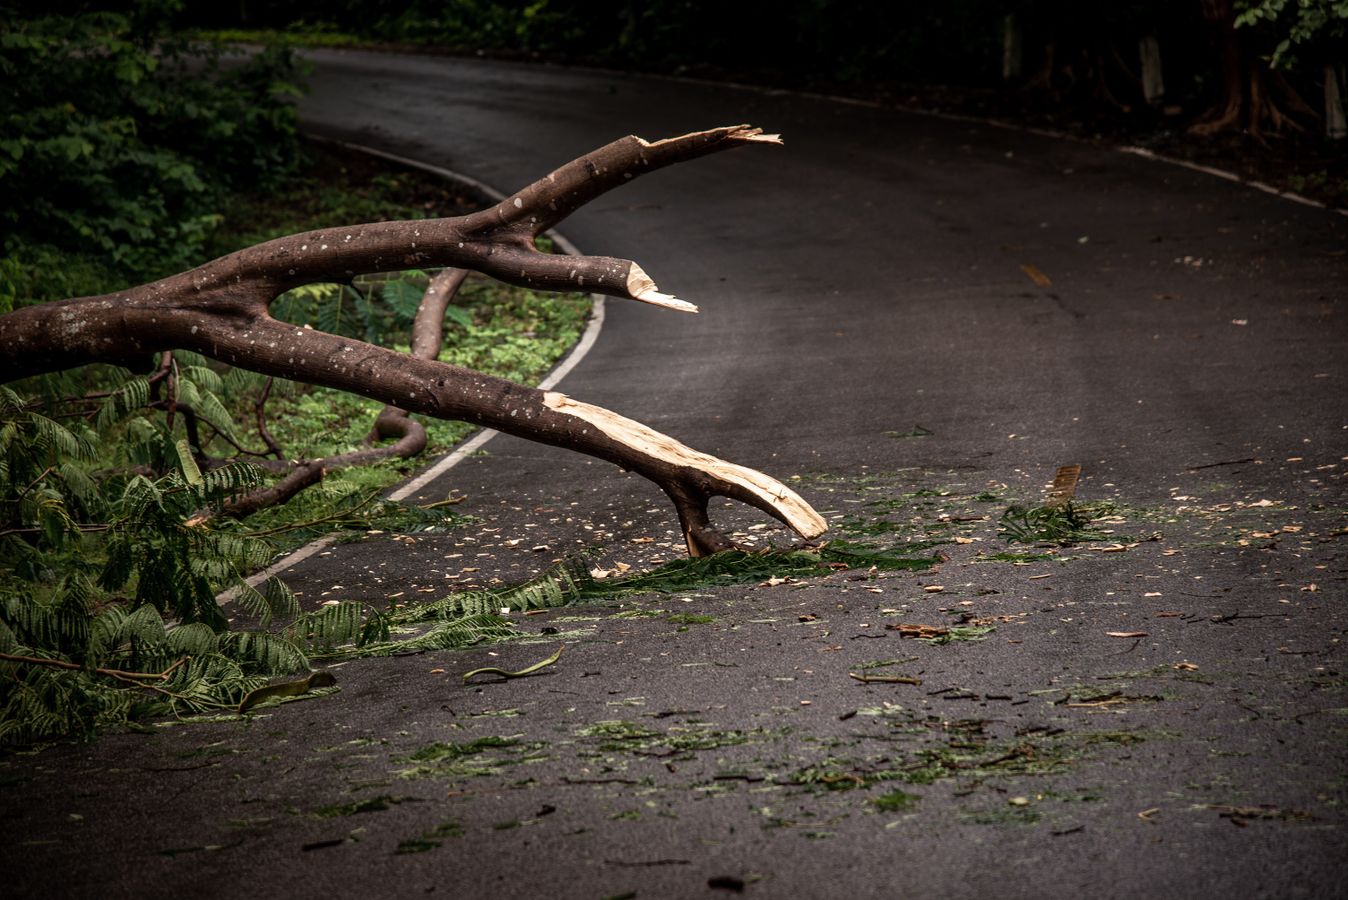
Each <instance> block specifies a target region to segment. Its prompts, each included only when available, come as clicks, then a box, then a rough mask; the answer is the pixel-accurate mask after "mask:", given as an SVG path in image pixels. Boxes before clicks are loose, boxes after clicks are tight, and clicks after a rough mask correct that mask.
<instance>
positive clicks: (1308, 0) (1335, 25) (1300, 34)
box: [1236, 0, 1348, 69]
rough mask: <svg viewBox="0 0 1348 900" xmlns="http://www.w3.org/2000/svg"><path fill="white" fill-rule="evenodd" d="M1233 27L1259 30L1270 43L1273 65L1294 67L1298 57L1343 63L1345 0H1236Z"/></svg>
mask: <svg viewBox="0 0 1348 900" xmlns="http://www.w3.org/2000/svg"><path fill="white" fill-rule="evenodd" d="M1236 6H1237V8H1238V9H1239V10H1240V15H1238V16H1237V17H1236V26H1237V27H1239V28H1252V29H1256V30H1261V31H1263V33H1264V36H1265V37H1267V38H1271V39H1272V40H1273V41H1275V42H1276V43H1274V45H1273V52H1272V54H1271V56H1270V62H1271V63H1272V65H1273V66H1274V67H1275V68H1283V69H1291V68H1295V66H1296V65H1297V63H1298V62H1299V61H1301V59H1302V57H1303V56H1304V57H1309V59H1308V61H1309V62H1312V63H1320V64H1334V65H1343V64H1344V56H1345V53H1344V39H1345V38H1348V0H1237V3H1236Z"/></svg>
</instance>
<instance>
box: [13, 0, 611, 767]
mask: <svg viewBox="0 0 1348 900" xmlns="http://www.w3.org/2000/svg"><path fill="white" fill-rule="evenodd" d="M103 6H104V7H105V8H106V7H108V6H113V7H115V6H116V4H104V5H103ZM177 9H178V5H177V4H175V3H174V2H172V0H147V2H141V3H138V4H137V5H135V7H134V8H133V9H131V11H130V12H127V13H125V14H114V13H111V12H88V13H81V14H79V15H74V16H51V15H22V14H20V13H19V12H16V11H15V10H13V9H10V8H6V9H5V10H4V16H3V20H2V21H0V72H3V76H4V84H5V91H4V92H3V93H2V94H0V112H2V113H3V115H4V121H5V124H6V129H5V130H4V132H3V133H2V134H0V189H2V190H3V191H4V196H5V197H6V204H5V205H4V206H3V208H0V217H3V223H4V224H3V241H4V258H3V263H0V312H3V311H5V310H8V309H10V308H13V307H14V306H20V305H26V304H30V303H37V302H43V301H47V300H51V299H57V298H61V297H65V296H71V295H80V294H94V293H102V292H106V291H112V290H116V289H118V288H120V287H123V286H125V285H127V284H132V283H136V282H138V281H144V280H147V279H150V278H155V277H159V276H162V275H165V274H169V273H171V272H173V271H177V270H181V269H183V268H186V267H189V266H191V265H193V264H197V263H200V262H202V261H204V260H205V259H208V258H210V257H211V256H213V255H219V254H223V253H228V252H230V251H233V250H235V249H238V248H240V247H242V246H247V245H249V244H252V243H256V242H258V241H261V240H265V239H267V238H270V237H274V236H277V235H280V234H287V233H292V232H295V231H301V230H305V229H309V228H316V227H325V226H331V225H335V224H341V223H350V222H358V221H377V220H384V219H390V218H417V217H423V216H430V215H448V214H454V213H456V212H460V211H462V204H463V201H462V200H461V198H459V197H458V196H457V195H455V194H454V192H453V191H451V190H449V189H447V188H446V187H445V186H444V185H443V183H441V182H438V181H436V180H432V179H428V178H425V177H421V176H417V175H414V174H410V173H405V172H398V171H394V170H389V169H387V168H382V167H376V166H371V165H370V164H368V163H366V162H364V161H361V160H356V159H353V158H351V157H337V156H334V155H333V154H331V153H329V152H327V151H324V150H322V149H321V148H312V147H311V148H309V149H308V150H307V151H306V152H302V150H301V146H300V144H299V143H298V141H297V137H296V134H295V113H294V109H293V107H292V106H291V105H290V104H289V102H288V100H289V99H290V98H291V97H293V95H294V94H296V93H297V88H296V86H295V83H294V77H295V75H296V70H295V67H294V65H293V64H292V62H291V60H290V57H289V53H288V51H284V50H275V51H270V52H267V53H263V54H260V55H258V56H255V57H253V58H251V59H250V60H247V61H243V62H239V61H231V60H228V59H222V58H221V57H220V56H219V55H218V54H217V52H216V51H214V50H202V49H200V48H191V47H188V46H187V45H186V44H184V43H182V42H181V41H178V40H176V39H174V38H173V37H172V36H171V35H170V34H169V33H168V32H166V31H165V30H164V25H165V22H166V21H167V18H168V16H169V15H170V14H172V13H173V12H175V11H177ZM301 161H303V169H302V171H298V172H297V171H296V167H297V164H298V163H300V162H301ZM349 169H350V170H351V171H349ZM427 277H428V275H427V273H424V272H412V273H405V274H403V275H401V276H399V277H396V278H389V277H381V278H379V279H370V280H364V279H362V280H358V281H357V283H356V285H355V286H354V287H353V286H351V285H346V286H337V285H317V286H311V287H308V288H306V289H302V290H301V291H298V292H295V293H294V294H292V295H287V296H285V297H282V298H280V300H278V302H277V305H276V312H277V313H278V314H279V315H281V316H282V317H283V318H288V319H289V320H291V321H294V322H297V323H307V324H312V325H314V326H315V327H319V328H326V329H328V330H331V331H333V332H334V333H338V334H343V335H346V336H350V337H356V338H359V339H364V340H371V341H377V342H379V343H381V344H385V345H388V346H393V347H404V348H405V347H406V345H407V343H408V339H409V336H408V330H409V327H410V324H411V319H412V315H413V313H414V311H415V308H416V305H417V302H418V301H419V299H420V296H421V290H422V288H423V287H424V285H425V281H426V279H427ZM587 311H588V299H587V298H582V297H563V298H551V297H545V296H542V295H536V294H532V293H530V292H527V291H515V290H508V289H503V288H501V287H499V286H494V285H490V284H487V283H485V282H483V281H474V282H473V283H472V284H471V285H469V286H468V287H466V288H465V289H464V291H462V292H461V295H460V297H459V298H458V300H457V302H456V305H455V306H454V307H453V308H452V310H451V313H450V315H449V316H448V319H449V327H450V329H451V331H450V335H449V339H448V341H447V350H446V355H447V357H449V358H453V359H456V360H459V361H462V362H465V363H468V364H470V365H475V366H478V367H480V368H483V369H485V370H487V371H492V372H494V373H496V374H503V375H506V376H507V377H513V378H517V379H520V380H524V381H529V380H534V379H537V378H538V377H540V376H541V375H542V374H543V373H544V372H545V371H546V370H547V369H548V368H550V366H551V365H552V363H553V362H554V360H555V359H556V358H557V357H558V356H560V354H561V353H562V352H564V350H565V348H566V347H567V346H568V345H569V344H570V343H571V342H573V341H574V340H575V337H576V336H577V335H578V333H579V330H580V328H581V327H582V325H583V321H584V318H585V315H586V312H587ZM535 333H537V335H535ZM143 363H144V365H145V366H146V367H147V368H144V369H141V370H139V371H134V372H133V371H129V370H127V369H123V368H119V367H115V366H110V365H104V366H89V367H84V368H82V369H79V370H74V371H72V372H68V373H61V374H58V375H54V376H47V377H44V378H38V379H30V380H28V381H24V382H20V383H16V384H13V385H11V386H10V387H3V388H0V656H3V657H4V659H3V660H2V661H0V676H2V677H0V743H15V742H25V743H26V742H32V741H36V740H43V739H47V738H50V737H55V736H60V735H74V736H88V735H91V734H93V733H95V732H97V731H100V730H105V729H107V728H109V727H114V726H119V725H124V724H126V723H128V722H132V721H134V720H136V719H139V718H141V717H143V716H144V715H147V714H163V713H173V714H176V715H185V714H195V713H203V712H212V711H216V710H237V709H239V708H240V705H241V704H243V705H247V706H251V705H252V702H253V701H252V700H249V701H248V702H247V703H245V698H256V697H257V696H258V694H256V693H253V692H255V691H256V690H257V689H258V688H259V686H260V685H262V684H263V683H265V681H266V680H267V679H268V678H270V677H273V676H276V675H281V674H285V673H290V672H302V671H304V670H306V669H308V667H309V659H310V658H311V656H312V654H314V653H315V652H326V651H328V650H330V649H331V648H332V647H333V646H337V645H342V644H352V643H353V642H354V643H364V642H368V641H372V640H382V639H386V638H387V637H388V632H387V624H386V620H385V617H384V615H383V613H382V612H381V611H379V610H376V609H371V608H366V607H365V606H364V605H362V604H359V603H341V604H337V605H335V606H328V607H324V608H322V609H321V610H319V611H317V612H313V613H304V612H302V611H301V610H300V608H299V606H298V604H297V603H296V601H295V598H294V597H293V596H292V595H291V594H290V592H289V591H288V590H287V589H286V587H285V586H284V585H283V584H281V583H280V582H279V581H272V582H269V583H268V584H267V585H265V586H264V587H263V588H262V589H261V590H255V589H253V588H251V587H248V586H247V585H246V584H245V583H243V581H242V577H243V576H244V575H245V574H247V573H248V572H249V571H252V570H255V569H256V568H258V567H259V566H261V565H262V564H265V563H266V562H267V561H269V560H270V559H272V558H273V557H274V556H275V555H276V554H277V553H278V552H280V551H282V550H284V549H285V548H287V547H289V546H293V545H294V544H295V543H299V542H302V541H303V540H305V539H307V538H309V537H312V536H314V535H316V534H320V533H323V532H327V531H332V530H341V529H357V530H359V529H371V528H379V529H381V530H386V531H389V530H392V531H420V530H426V529H431V528H446V527H454V525H455V523H456V521H457V518H458V517H456V516H454V515H453V514H452V513H450V512H447V511H446V510H445V509H443V508H440V509H418V508H413V507H404V506H401V505H399V504H394V503H388V502H385V501H381V500H379V499H378V494H379V493H380V490H381V489H382V488H383V487H385V486H387V485H388V484H390V483H392V482H393V481H396V480H397V479H398V478H399V477H400V472H399V468H398V464H397V463H386V464H383V465H381V466H379V467H377V468H376V469H375V470H374V471H369V472H353V473H351V474H350V475H349V476H348V475H346V474H345V473H341V474H338V475H337V476H336V477H331V478H328V479H326V480H325V482H324V483H323V484H322V485H321V486H319V487H318V488H316V489H313V490H311V491H310V492H307V494H305V495H301V496H302V498H303V499H302V501H301V502H297V503H294V504H292V505H291V506H290V507H287V508H283V509H273V510H268V511H267V512H266V513H265V514H263V515H260V516H259V517H258V518H257V519H256V520H254V521H249V522H248V523H246V524H245V523H239V522H233V521H230V520H227V519H224V518H221V517H218V516H212V515H210V514H211V512H212V510H213V509H214V508H215V507H217V506H218V505H219V504H220V503H221V502H222V501H224V500H226V499H228V498H229V497H232V496H235V495H237V494H239V493H242V492H247V491H250V490H253V489H255V488H257V487H259V486H261V485H263V484H264V483H265V482H266V481H267V480H268V479H270V478H272V477H274V476H272V475H270V474H268V473H267V472H266V471H265V470H263V469H262V468H259V467H258V466H256V465H252V464H250V463H249V462H246V461H240V459H247V458H248V455H247V454H240V449H243V450H247V449H249V448H250V447H251V448H259V447H260V446H261V444H262V441H261V440H260V439H259V437H258V436H257V435H256V434H254V433H252V432H251V431H250V429H249V428H248V427H245V426H244V425H243V424H241V423H244V422H250V421H251V420H252V419H253V417H254V408H255V404H256V402H257V401H258V399H259V398H260V396H261V395H262V394H263V392H264V391H265V392H266V393H267V394H269V395H270V402H269V405H268V407H267V411H268V415H269V416H270V417H271V422H272V426H273V428H274V430H275V432H276V435H277V437H278V438H279V440H281V441H283V442H284V444H285V448H286V451H287V453H288V454H289V457H292V458H312V457H315V456H322V455H328V454H331V453H337V452H341V451H345V450H349V449H352V448H353V447H354V446H357V445H359V443H360V441H361V439H362V438H363V437H364V436H365V434H366V432H368V430H369V427H370V424H371V422H372V421H373V417H374V414H375V413H376V412H377V411H378V409H379V408H380V407H379V404H375V403H372V402H370V401H365V400H362V399H360V398H356V397H352V396H350V395H345V394H340V393H338V392H335V391H327V390H321V389H313V388H310V387H308V386H303V385H295V384H289V383H282V382H276V383H271V382H270V381H269V380H268V379H265V378H262V377H260V376H257V375H254V374H252V373H249V372H246V371H243V370H239V369H231V368H228V367H224V366H221V365H219V364H217V363H213V362H212V361H210V360H207V359H205V358H203V357H200V356H198V355H196V354H191V353H186V352H181V351H178V352H175V353H173V354H172V355H171V356H168V355H161V356H159V357H157V358H148V357H147V358H146V359H145V360H144V361H143ZM189 425H190V427H189ZM429 430H430V432H431V443H432V447H433V448H442V447H444V446H446V445H448V444H451V443H453V442H454V441H455V440H456V439H458V438H459V437H460V436H461V435H462V434H463V431H464V430H465V429H464V427H463V426H462V425H460V424H459V423H432V424H431V426H430V429H429ZM253 458H256V456H254V457H253ZM231 460H233V461H231ZM230 588H232V589H233V591H234V598H235V599H234V601H233V605H231V606H230V607H228V613H229V615H230V616H231V617H232V621H231V620H230V619H227V618H226V611H225V610H222V607H221V606H220V605H219V604H218V603H217V600H216V597H217V594H218V593H219V592H220V591H222V590H225V589H230Z"/></svg>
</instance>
